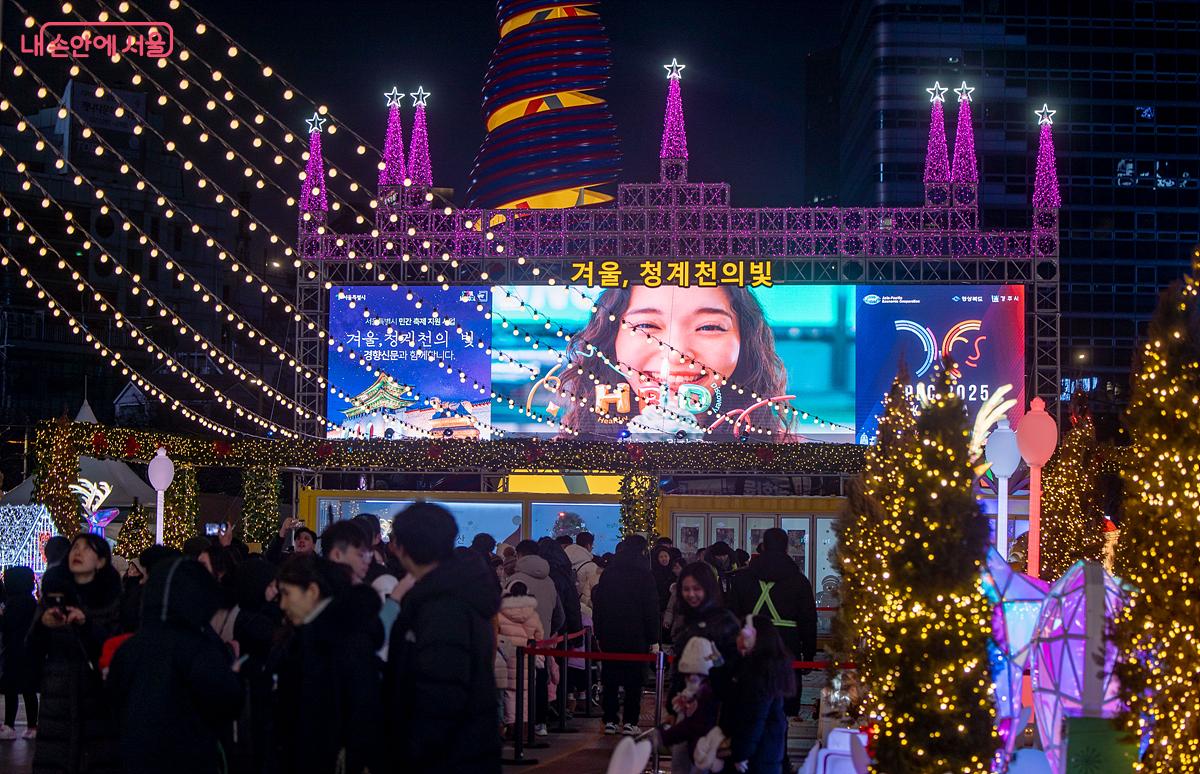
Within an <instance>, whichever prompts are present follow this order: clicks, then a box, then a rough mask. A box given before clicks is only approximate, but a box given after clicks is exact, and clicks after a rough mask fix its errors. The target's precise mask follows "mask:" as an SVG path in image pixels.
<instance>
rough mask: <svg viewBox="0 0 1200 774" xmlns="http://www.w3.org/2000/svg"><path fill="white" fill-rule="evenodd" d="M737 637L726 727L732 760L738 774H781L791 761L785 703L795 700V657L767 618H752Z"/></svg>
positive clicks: (723, 716) (726, 713)
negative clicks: (739, 661) (788, 761)
mask: <svg viewBox="0 0 1200 774" xmlns="http://www.w3.org/2000/svg"><path fill="white" fill-rule="evenodd" d="M746 619H747V620H746V626H745V627H743V628H742V630H741V631H740V632H738V637H737V647H738V653H739V654H740V655H741V658H742V660H741V663H739V664H738V668H737V670H736V671H735V672H734V677H733V683H732V686H731V688H730V691H729V700H728V701H729V704H728V706H727V707H726V708H725V709H726V711H725V712H724V713H723V715H722V722H723V723H724V724H725V730H726V731H727V732H728V734H729V738H730V740H731V744H730V749H729V760H730V761H732V762H733V764H734V769H735V770H736V771H739V772H753V774H780V773H781V772H782V771H784V770H785V769H784V761H785V760H786V757H787V715H786V714H785V713H784V711H783V703H784V700H786V699H788V698H790V697H792V696H795V695H796V673H795V671H793V670H792V654H791V653H790V652H788V649H787V648H786V647H784V644H783V638H782V637H780V636H779V630H778V629H777V628H775V625H774V624H773V623H771V619H769V618H766V617H765V616H761V615H756V616H753V617H751V616H747V617H746Z"/></svg>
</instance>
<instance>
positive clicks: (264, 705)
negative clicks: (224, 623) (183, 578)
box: [229, 556, 284, 774]
mask: <svg viewBox="0 0 1200 774" xmlns="http://www.w3.org/2000/svg"><path fill="white" fill-rule="evenodd" d="M276 571H277V568H276V567H275V565H273V564H271V563H270V562H268V561H267V560H266V559H264V558H262V557H261V556H252V557H250V558H249V559H247V560H246V561H244V562H242V563H241V564H239V565H238V566H237V569H236V570H235V571H234V587H235V589H236V592H237V600H236V601H237V606H236V607H235V608H234V610H233V611H230V614H229V617H231V618H232V619H233V624H232V627H233V639H234V642H236V643H237V649H238V655H239V656H244V657H245V661H244V662H243V663H242V666H241V668H240V669H239V670H238V675H239V676H240V677H241V678H242V685H243V687H244V690H245V696H246V701H245V704H244V705H243V706H242V714H241V717H240V718H239V719H238V722H237V733H236V735H235V742H234V745H233V750H232V752H231V754H230V770H231V771H236V772H243V771H245V772H255V774H261V772H265V771H267V770H268V768H267V760H268V759H269V757H270V754H271V729H272V726H273V723H272V719H273V714H272V711H271V706H272V705H271V683H272V675H271V671H270V669H269V668H268V666H269V664H270V656H271V649H272V648H273V647H275V644H276V642H277V641H278V640H279V639H280V638H281V636H282V634H283V631H284V624H283V613H282V611H280V609H279V605H278V604H277V603H276V599H277V597H278V594H279V592H278V588H277V587H276V584H275V573H276ZM235 611H236V612H235Z"/></svg>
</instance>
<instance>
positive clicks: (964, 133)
mask: <svg viewBox="0 0 1200 774" xmlns="http://www.w3.org/2000/svg"><path fill="white" fill-rule="evenodd" d="M973 91H975V87H974V86H968V85H967V82H966V81H963V84H962V86H960V87H958V88H957V89H955V90H954V92H955V93H956V94H958V128H957V130H956V132H955V135H954V164H953V165H952V166H951V168H950V181H951V182H952V183H977V182H979V165H978V163H977V162H976V160H975V129H974V127H973V126H972V125H971V92H973Z"/></svg>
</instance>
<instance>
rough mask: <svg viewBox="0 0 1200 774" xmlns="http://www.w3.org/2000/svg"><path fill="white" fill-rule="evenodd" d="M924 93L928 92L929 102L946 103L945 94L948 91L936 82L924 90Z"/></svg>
mask: <svg viewBox="0 0 1200 774" xmlns="http://www.w3.org/2000/svg"><path fill="white" fill-rule="evenodd" d="M925 91H927V92H929V101H930V102H945V101H946V92H947V91H949V89H947V88H946V87H945V86H943V85H942V84H940V83H938V82H937V81H934V82H933V87H932V88H929V89H926V90H925Z"/></svg>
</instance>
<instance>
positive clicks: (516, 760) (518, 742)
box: [502, 645, 537, 766]
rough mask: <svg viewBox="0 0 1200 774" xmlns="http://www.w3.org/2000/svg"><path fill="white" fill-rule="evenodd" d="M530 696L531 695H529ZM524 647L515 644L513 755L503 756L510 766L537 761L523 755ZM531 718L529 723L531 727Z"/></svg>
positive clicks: (525, 764)
mask: <svg viewBox="0 0 1200 774" xmlns="http://www.w3.org/2000/svg"><path fill="white" fill-rule="evenodd" d="M530 698H532V696H531V697H530ZM525 714H526V706H525V648H523V647H521V646H520V645H518V646H517V715H516V718H515V719H514V720H513V757H511V758H503V759H502V762H503V763H506V764H508V765H510V766H529V765H531V764H535V763H537V759H536V758H526V757H525ZM532 720H533V718H530V723H529V725H530V726H531V727H532V725H533V723H532Z"/></svg>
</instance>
